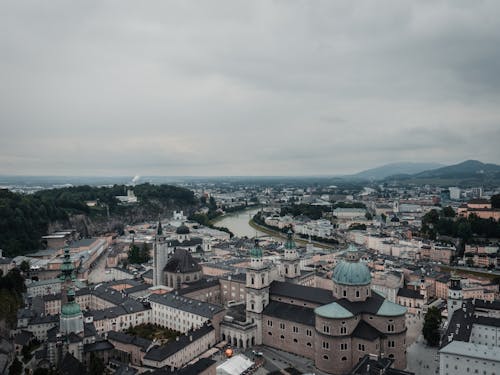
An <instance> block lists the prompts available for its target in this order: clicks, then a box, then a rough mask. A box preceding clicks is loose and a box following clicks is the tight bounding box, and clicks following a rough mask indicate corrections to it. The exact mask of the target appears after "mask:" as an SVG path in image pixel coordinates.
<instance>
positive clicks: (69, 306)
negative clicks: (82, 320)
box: [61, 302, 82, 316]
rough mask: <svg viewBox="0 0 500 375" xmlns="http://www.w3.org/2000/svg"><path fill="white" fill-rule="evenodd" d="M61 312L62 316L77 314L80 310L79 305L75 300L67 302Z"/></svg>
mask: <svg viewBox="0 0 500 375" xmlns="http://www.w3.org/2000/svg"><path fill="white" fill-rule="evenodd" d="M61 312H62V314H63V315H64V316H72V315H78V314H80V313H81V312H82V310H81V309H80V305H79V304H78V303H76V302H68V303H66V304H64V305H63V307H62V309H61Z"/></svg>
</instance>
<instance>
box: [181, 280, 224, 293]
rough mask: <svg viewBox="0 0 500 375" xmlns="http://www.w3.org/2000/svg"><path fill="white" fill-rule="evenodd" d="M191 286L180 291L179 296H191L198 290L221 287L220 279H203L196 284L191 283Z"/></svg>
mask: <svg viewBox="0 0 500 375" xmlns="http://www.w3.org/2000/svg"><path fill="white" fill-rule="evenodd" d="M188 285H189V286H187V287H185V288H181V289H179V291H178V292H179V294H181V295H184V294H189V293H191V292H195V291H197V290H202V289H206V288H212V287H214V286H219V279H206V278H202V279H200V280H197V281H195V282H192V283H189V284H188Z"/></svg>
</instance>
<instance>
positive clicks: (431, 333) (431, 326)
mask: <svg viewBox="0 0 500 375" xmlns="http://www.w3.org/2000/svg"><path fill="white" fill-rule="evenodd" d="M441 319H442V317H441V311H439V309H438V308H436V307H429V310H427V314H425V316H424V326H423V327H422V334H423V335H424V338H425V340H426V341H427V344H428V345H429V346H438V345H439V340H440V336H439V327H440V326H441Z"/></svg>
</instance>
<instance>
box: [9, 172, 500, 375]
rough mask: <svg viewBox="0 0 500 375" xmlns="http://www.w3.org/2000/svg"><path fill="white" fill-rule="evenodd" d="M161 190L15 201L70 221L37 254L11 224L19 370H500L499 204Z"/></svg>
mask: <svg viewBox="0 0 500 375" xmlns="http://www.w3.org/2000/svg"><path fill="white" fill-rule="evenodd" d="M465 164H467V163H465ZM447 168H450V167H444V168H442V170H443V171H442V172H441V173H444V172H446V170H447ZM145 180H147V178H141V177H138V176H137V177H136V178H134V179H130V180H129V183H127V184H125V185H114V186H88V185H77V186H66V187H55V188H54V187H53V186H45V187H43V188H40V189H39V190H37V191H36V192H34V191H33V190H32V189H31V188H30V186H29V185H16V186H14V185H12V184H11V185H5V186H4V190H2V192H1V193H2V195H1V202H3V203H2V205H1V206H0V208H1V209H2V210H3V211H2V217H5V218H7V217H10V219H11V221H12V220H14V222H16V220H17V219H15V217H16V216H15V215H16V213H15V212H18V211H16V210H23V209H24V208H23V206H22V205H21V203H20V202H19V200H18V198H17V197H21V196H24V197H25V198H24V199H25V200H26V199H41V198H42V197H45V199H46V198H47V197H48V196H50V198H51V199H52V200H53V203H54V205H55V209H56V210H57V209H61V210H63V211H64V212H65V213H66V215H60V217H59V219H58V220H53V221H52V222H51V224H50V225H47V227H46V228H47V231H46V232H44V233H43V234H42V235H41V236H40V238H39V239H38V241H37V242H36V246H35V247H34V248H33V249H27V248H24V249H22V250H21V251H20V250H19V248H18V247H17V246H15V243H14V242H12V241H9V240H10V239H9V238H7V237H8V236H9V228H7V226H9V225H8V223H7V222H2V223H3V224H2V228H3V233H4V235H3V236H2V237H1V238H0V240H1V241H2V246H3V255H2V258H0V263H1V267H2V275H4V276H3V277H2V279H1V282H2V284H1V285H2V289H0V292H1V293H2V301H3V302H4V303H3V306H2V308H1V309H0V310H1V313H2V319H3V320H2V322H3V325H2V332H3V334H2V348H3V349H2V352H1V357H0V358H1V362H0V366H1V367H2V368H3V370H2V371H7V369H9V370H8V371H10V372H9V373H24V372H26V373H37V374H42V373H48V374H52V373H72V374H75V373H82V374H83V373H91V374H97V373H116V374H136V373H151V374H167V373H178V374H195V373H202V374H212V373H217V374H238V373H256V374H266V373H276V374H278V373H283V374H286V373H291V374H295V373H316V374H366V373H371V372H370V371H384V373H386V374H412V373H413V374H427V373H436V374H443V375H444V374H452V373H453V374H455V373H458V372H457V371H458V370H457V369H455V366H457V368H458V366H460V367H464V366H468V367H467V368H468V369H469V371H470V372H471V373H474V372H476V371H477V372H476V373H484V371H486V373H487V374H495V373H496V371H495V368H496V367H498V366H500V363H499V359H498V356H497V354H498V326H499V323H500V300H499V280H500V262H499V259H500V250H499V237H500V224H499V221H498V220H499V217H500V188H499V187H495V186H494V185H491V184H487V185H481V184H480V183H479V182H478V184H477V185H469V186H465V185H462V187H458V186H449V187H443V186H439V183H438V184H435V185H431V184H425V185H418V184H417V185H415V184H406V182H405V181H398V180H397V179H393V178H392V177H390V178H389V179H382V180H378V181H375V180H372V181H368V180H356V179H352V178H344V179H337V180H336V183H337V185H333V184H332V183H331V179H321V178H320V179H317V180H313V181H312V182H311V180H310V179H306V178H297V179H286V178H285V179H279V178H277V179H276V180H271V181H270V180H268V179H259V178H256V179H253V181H239V180H238V179H235V180H231V179H217V178H214V179H209V180H206V181H203V180H196V181H193V180H190V179H186V180H184V181H181V182H179V183H178V184H176V186H172V185H151V184H150V183H149V182H145ZM435 181H436V182H439V178H437V179H436V180H435ZM117 192H118V193H120V195H114V196H113V195H110V194H117ZM160 196H161V197H160ZM63 198H64V199H63ZM9 199H10V200H9ZM153 202H155V203H154V204H153ZM162 202H168V204H167V205H162ZM8 207H10V209H11V211H9V210H8ZM16 207H17V208H16ZM145 208H147V210H148V212H149V214H148V215H146V216H144V213H143V210H144V209H145ZM12 210H13V211H12ZM22 214H23V220H25V221H24V224H23V225H28V226H31V225H32V224H31V222H30V219H29V215H30V214H29V213H28V211H26V212H24V213H22ZM12 215H14V216H12ZM117 215H118V218H117ZM145 218H146V219H145ZM37 220H39V219H37ZM46 224H48V223H46ZM10 227H12V224H10ZM26 244H29V242H26ZM25 246H27V245H25ZM16 280H17V281H16ZM19 282H21V283H22V284H24V285H23V286H22V287H21V285H17V284H16V287H15V290H8V289H11V288H12V283H19ZM477 358H481V360H480V361H476V359H477ZM370 369H372V370H370ZM373 369H375V370H373ZM57 371H59V372H57Z"/></svg>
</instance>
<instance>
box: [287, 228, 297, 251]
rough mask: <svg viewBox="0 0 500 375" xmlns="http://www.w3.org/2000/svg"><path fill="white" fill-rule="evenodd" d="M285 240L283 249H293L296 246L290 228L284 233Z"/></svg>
mask: <svg viewBox="0 0 500 375" xmlns="http://www.w3.org/2000/svg"><path fill="white" fill-rule="evenodd" d="M286 237H287V239H286V242H285V249H287V250H293V249H295V248H296V247H297V246H296V245H295V241H294V240H293V232H292V230H291V229H288V232H287V234H286Z"/></svg>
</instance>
